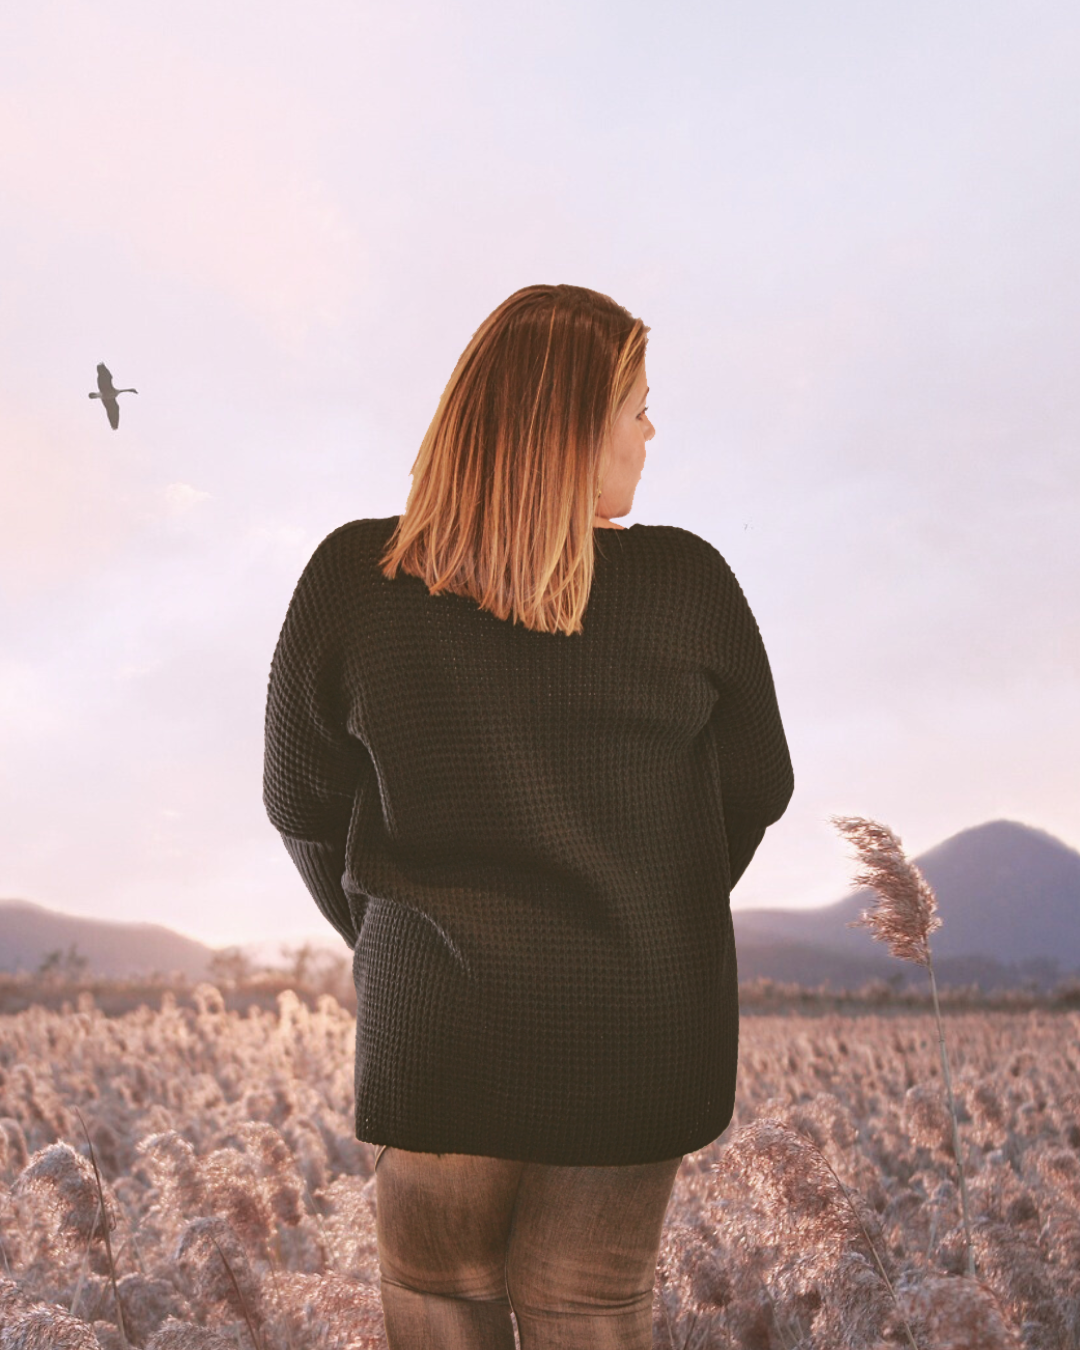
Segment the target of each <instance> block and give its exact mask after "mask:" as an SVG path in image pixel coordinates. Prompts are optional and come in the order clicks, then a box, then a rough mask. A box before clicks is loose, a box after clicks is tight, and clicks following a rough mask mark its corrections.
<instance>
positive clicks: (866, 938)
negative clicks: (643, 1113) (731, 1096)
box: [0, 820, 1080, 990]
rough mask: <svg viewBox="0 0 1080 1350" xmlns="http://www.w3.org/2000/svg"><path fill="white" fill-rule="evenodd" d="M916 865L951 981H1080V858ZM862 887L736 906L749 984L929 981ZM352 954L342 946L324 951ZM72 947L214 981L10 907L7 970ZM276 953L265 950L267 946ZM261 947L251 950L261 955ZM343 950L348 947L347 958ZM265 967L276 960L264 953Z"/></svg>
mask: <svg viewBox="0 0 1080 1350" xmlns="http://www.w3.org/2000/svg"><path fill="white" fill-rule="evenodd" d="M915 861H916V863H917V864H918V866H919V867H920V869H921V870H922V871H923V873H924V874H925V876H926V878H927V880H928V881H929V882H930V884H931V886H933V888H934V891H935V893H936V894H937V897H938V912H939V914H940V915H941V919H942V926H941V928H939V929H938V930H937V931H936V932H935V933H934V934H933V937H932V939H931V944H932V950H933V954H934V969H935V973H936V974H937V976H938V978H939V982H940V983H941V984H943V985H944V984H972V983H977V984H980V985H981V986H982V987H983V988H984V989H988V990H989V989H993V988H1001V987H1009V986H1015V985H1019V984H1021V983H1024V982H1026V981H1034V982H1035V983H1036V984H1038V985H1040V986H1042V987H1044V988H1045V987H1048V986H1049V985H1052V984H1053V983H1055V982H1056V980H1057V979H1059V978H1063V977H1065V976H1067V975H1071V974H1074V973H1080V853H1078V852H1077V851H1076V850H1075V849H1071V848H1069V847H1068V846H1067V845H1066V844H1063V843H1062V842H1061V841H1060V840H1059V839H1055V838H1054V836H1053V835H1051V834H1047V833H1046V832H1045V831H1044V830H1039V829H1035V828H1033V827H1032V826H1030V825H1020V824H1017V823H1016V822H1015V821H1009V820H994V821H989V822H988V823H986V824H984V825H977V826H975V827H973V828H972V829H968V830H962V831H961V832H960V833H959V834H955V835H953V836H952V837H951V838H949V839H946V840H945V841H944V842H943V843H941V844H938V845H937V846H936V847H934V848H932V849H928V850H927V852H926V853H923V854H920V855H919V856H918V857H917V858H916V859H915ZM872 898H873V897H872V895H871V893H870V892H869V891H854V892H852V893H850V894H849V895H846V896H844V898H843V899H841V900H838V901H836V902H835V903H834V904H831V905H825V906H823V907H820V908H818V909H811V910H792V909H734V910H733V911H732V917H733V920H734V925H735V935H736V944H737V954H738V963H739V977H740V979H742V980H749V979H754V978H756V977H760V976H768V977H770V978H772V979H774V980H781V981H783V982H784V983H793V984H802V985H810V986H814V985H819V984H823V983H826V982H827V983H829V984H830V985H831V986H832V987H833V988H834V989H851V988H855V987H857V986H859V985H861V984H863V983H865V982H866V981H867V980H869V979H872V978H875V977H877V978H882V979H889V978H890V977H891V978H893V979H902V980H903V981H904V982H906V983H911V982H920V981H921V982H923V983H925V978H926V977H925V973H924V972H923V971H922V970H920V969H919V968H918V967H916V966H914V965H913V964H912V963H910V962H901V961H898V960H896V959H895V958H894V957H891V956H889V954H888V951H887V949H886V948H885V947H884V945H883V944H881V943H879V942H875V941H874V939H873V938H871V936H870V934H869V933H868V932H867V931H866V930H865V929H862V928H857V929H853V928H848V927H846V924H847V923H848V921H849V920H851V919H855V918H857V917H858V915H859V913H860V911H861V910H863V909H865V908H867V907H868V906H869V905H870V904H871V902H872ZM314 942H315V945H316V946H322V945H325V946H326V947H327V948H328V949H332V950H333V951H334V952H338V953H339V954H340V951H344V950H345V949H344V948H343V947H340V944H339V942H338V940H337V939H336V938H335V939H334V940H333V941H331V940H330V937H329V935H327V938H326V941H325V944H324V943H322V942H320V941H319V940H318V939H315V940H314ZM72 946H74V948H75V949H76V950H77V952H78V954H79V955H80V956H82V957H85V958H86V959H87V962H88V970H89V971H90V972H92V973H93V974H95V975H101V976H105V977H106V978H123V977H126V976H132V975H134V976H140V975H141V976H146V975H150V974H152V973H154V972H158V973H162V974H168V973H170V972H172V971H177V972H180V973H181V974H183V975H185V976H186V977H187V978H189V979H191V980H199V979H206V978H208V976H209V969H210V962H211V960H212V959H213V957H214V956H215V955H216V954H217V953H216V951H215V949H214V948H213V947H209V946H206V945H205V944H203V943H201V942H197V941H195V940H194V939H192V938H187V937H183V936H182V935H181V934H179V933H175V932H173V931H172V930H171V929H169V928H166V927H164V926H163V925H161V924H151V923H117V922H111V921H108V920H103V919H89V918H82V917H79V916H76V915H71V914H61V913H58V912H57V911H55V910H50V909H46V908H45V907H44V906H42V905H35V904H31V903H30V902H28V901H25V900H0V971H16V970H20V969H21V970H26V971H31V972H33V971H36V970H38V969H39V968H40V966H41V963H42V961H43V960H44V959H45V957H46V956H47V955H48V954H49V953H50V952H55V951H60V952H66V951H68V950H69V949H70V948H71V947H72ZM262 946H263V947H265V946H266V944H265V943H263V944H262ZM258 947H259V944H251V952H252V954H255V952H256V948H258ZM339 948H340V951H339ZM259 955H260V956H261V957H263V958H264V959H265V953H264V952H262V951H261V949H260V951H259Z"/></svg>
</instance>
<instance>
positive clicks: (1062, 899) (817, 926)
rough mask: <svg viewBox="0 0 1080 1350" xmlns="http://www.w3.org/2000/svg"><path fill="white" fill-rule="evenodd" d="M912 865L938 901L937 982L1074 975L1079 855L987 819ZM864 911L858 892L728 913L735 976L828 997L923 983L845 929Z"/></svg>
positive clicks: (1078, 964) (857, 932) (1046, 837)
mask: <svg viewBox="0 0 1080 1350" xmlns="http://www.w3.org/2000/svg"><path fill="white" fill-rule="evenodd" d="M914 861H915V862H916V864H917V865H918V867H919V869H920V870H921V871H922V873H923V875H924V876H925V877H926V879H927V881H929V883H930V885H931V886H932V887H933V888H934V893H935V894H936V896H937V899H938V914H939V916H940V918H941V920H942V926H941V927H940V928H939V929H937V930H936V931H935V932H934V934H933V936H932V937H931V950H932V952H933V956H934V968H935V973H937V974H939V975H940V976H941V977H942V979H943V981H944V982H946V983H969V982H975V983H979V984H981V985H983V986H984V987H993V986H994V985H1000V986H1007V985H1010V984H1019V983H1022V982H1023V981H1024V980H1028V979H1033V980H1035V981H1036V982H1037V983H1040V984H1046V983H1047V982H1052V981H1053V979H1054V978H1056V976H1058V975H1060V976H1064V975H1069V974H1073V973H1075V972H1078V971H1080V853H1078V852H1077V851H1076V850H1075V849H1072V848H1069V847H1068V845H1066V844H1063V843H1062V842H1061V840H1060V839H1055V838H1054V836H1053V835H1051V834H1048V833H1046V831H1044V830H1039V829H1035V828H1033V827H1032V826H1030V825H1021V824H1018V823H1017V822H1016V821H1011V820H993V821H988V822H987V823H986V824H984V825H977V826H974V827H973V828H971V829H968V830H962V831H961V832H960V833H959V834H955V835H953V836H951V838H949V839H946V840H945V841H944V842H943V843H940V844H938V845H936V847H934V848H931V849H928V850H927V851H926V852H925V853H923V854H920V855H919V856H918V857H916V858H915V860H914ZM872 902H873V895H872V893H871V892H870V891H867V890H859V891H853V892H851V893H850V894H848V895H846V896H845V897H844V898H843V899H842V900H838V901H836V902H835V903H834V904H831V905H825V906H823V907H820V908H818V909H812V910H790V909H788V910H784V909H743V910H740V909H734V910H733V911H732V917H733V920H734V925H735V934H736V940H737V944H738V956H739V973H740V976H741V977H742V978H753V976H754V975H769V976H770V977H771V978H773V979H783V980H785V981H794V982H798V983H804V984H817V983H821V982H823V981H824V980H825V979H828V980H829V982H830V983H831V984H833V985H834V987H836V988H850V987H851V986H852V984H857V983H860V982H861V980H862V979H866V978H871V977H872V976H874V975H884V976H888V975H895V974H897V973H899V972H900V971H902V970H904V969H905V968H909V969H910V972H911V974H912V976H913V977H914V978H919V977H921V978H925V976H923V975H922V972H920V971H918V970H917V969H916V968H915V967H914V966H912V965H911V964H910V963H901V962H899V961H897V960H896V959H895V958H892V957H890V956H889V955H888V952H887V949H886V948H885V946H884V945H883V944H881V943H879V942H876V941H875V940H874V939H873V938H872V937H871V936H870V934H869V932H868V931H867V930H866V929H864V928H848V927H847V926H846V925H847V924H848V922H849V921H851V920H853V919H857V918H858V916H859V914H860V913H861V912H862V910H864V909H866V908H868V907H869V906H870V905H871V904H872ZM800 970H801V971H804V972H805V973H804V974H799V973H797V972H799V971H800ZM780 972H783V973H780ZM823 972H827V973H823Z"/></svg>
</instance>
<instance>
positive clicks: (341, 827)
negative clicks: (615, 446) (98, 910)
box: [264, 517, 792, 1165]
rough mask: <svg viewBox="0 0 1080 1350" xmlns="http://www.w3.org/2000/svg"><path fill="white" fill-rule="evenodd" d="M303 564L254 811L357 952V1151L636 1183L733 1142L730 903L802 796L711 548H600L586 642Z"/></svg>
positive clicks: (766, 685) (357, 547) (325, 558)
mask: <svg viewBox="0 0 1080 1350" xmlns="http://www.w3.org/2000/svg"><path fill="white" fill-rule="evenodd" d="M396 522H397V517H389V518H387V519H383V520H357V521H353V522H352V523H351V524H349V525H344V526H342V527H341V528H340V529H338V530H335V531H334V533H333V534H331V535H330V536H329V537H328V538H327V539H325V540H324V541H323V542H322V544H320V545H319V547H318V549H317V550H316V551H315V553H314V555H313V557H312V558H311V561H310V562H309V563H308V565H307V567H306V569H305V570H304V573H303V575H302V576H301V578H300V581H299V583H298V584H297V587H296V591H295V594H294V595H293V598H292V602H291V604H290V606H289V611H288V614H287V615H286V618H285V623H284V627H283V628H282V631H281V636H280V639H279V641H278V645H277V650H276V652H275V654H274V659H273V665H272V669H271V672H270V689H269V699H268V704H267V712H266V761H265V783H264V800H265V803H266V809H267V812H268V814H269V816H270V819H271V821H272V822H273V824H274V826H275V827H276V828H277V829H278V830H279V831H280V833H281V834H282V836H283V837H284V840H285V844H286V847H287V848H288V850H289V853H290V854H291V856H292V858H293V860H294V862H295V863H296V865H297V867H298V868H299V870H300V872H301V874H302V876H303V878H304V881H305V882H306V883H307V886H308V888H309V890H310V891H311V893H312V895H313V897H314V898H315V901H316V903H317V904H318V905H319V907H320V909H321V910H322V911H323V913H324V914H325V916H326V917H327V919H329V921H330V922H331V923H332V924H333V925H334V927H335V928H336V929H337V931H338V932H339V933H340V934H341V936H342V937H343V938H344V940H345V941H346V942H347V943H348V944H349V946H350V947H352V948H353V950H354V957H353V973H354V976H355V980H356V987H357V995H358V1000H359V1010H358V1015H357V1031H356V1133H357V1137H358V1138H360V1139H364V1140H368V1141H370V1142H371V1143H386V1144H391V1145H393V1146H395V1147H398V1148H404V1149H413V1150H418V1151H421V1152H437V1153H472V1154H487V1155H491V1156H494V1157H502V1158H517V1159H525V1160H529V1161H534V1162H548V1163H562V1164H593V1165H600V1164H615V1163H641V1162H650V1161H659V1160H660V1159H664V1158H674V1157H676V1156H678V1155H679V1154H682V1153H687V1152H691V1151H693V1150H695V1149H698V1148H701V1147H703V1146H704V1145H705V1144H707V1143H709V1142H710V1141H711V1140H713V1139H715V1138H716V1137H717V1135H719V1134H720V1133H721V1132H722V1131H723V1130H724V1129H725V1128H726V1126H727V1125H728V1123H729V1121H730V1119H731V1114H732V1109H733V1104H734V1092H735V1073H736V1064H737V1059H738V1025H739V1005H738V986H737V974H736V962H735V945H734V935H733V932H732V926H731V912H730V908H729V903H728V898H729V892H730V890H731V887H732V886H733V885H734V884H735V882H736V881H737V880H738V878H739V877H740V876H741V875H742V873H743V871H744V869H745V868H746V866H747V864H748V863H749V862H750V859H751V858H752V857H753V854H754V851H755V849H756V848H757V846H758V844H759V843H760V841H761V838H762V835H763V834H764V832H765V828H766V826H767V825H769V824H770V823H771V822H773V821H775V820H777V819H779V817H780V816H781V815H782V814H783V811H784V809H785V807H786V805H787V802H788V800H789V798H790V796H791V792H792V773H791V762H790V759H789V757H788V748H787V743H786V741H785V738H784V731H783V727H782V725H781V722H780V715H779V713H778V711H777V706H776V698H775V694H774V692H773V681H772V676H771V674H770V671H769V664H768V661H767V659H766V656H765V649H764V647H763V646H762V642H761V638H760V636H759V633H758V629H757V625H756V623H755V622H754V618H753V615H752V614H751V612H750V609H749V607H748V605H747V603H746V600H745V598H744V597H743V594H742V591H741V590H740V589H739V585H738V583H737V582H736V580H735V577H734V576H733V574H732V572H731V570H730V569H729V567H728V566H727V564H726V563H725V562H724V560H723V558H722V557H721V556H720V554H719V553H718V552H717V550H716V549H715V548H713V546H712V545H711V544H709V543H708V542H707V541H706V540H704V539H701V538H699V537H698V536H697V535H695V534H692V533H691V532H690V531H688V530H684V529H680V528H678V527H677V526H672V525H634V526H631V527H630V528H629V529H626V530H614V529H603V528H598V529H595V530H594V532H593V539H594V542H595V546H596V566H595V574H594V578H593V584H592V590H591V592H590V596H589V602H588V606H587V608H586V611H585V614H584V616H583V619H582V623H583V626H584V632H583V633H580V634H573V635H570V636H567V635H566V634H563V633H537V632H533V631H532V630H530V629H527V628H525V627H524V625H522V624H515V623H513V622H512V620H509V619H507V620H502V619H498V618H496V617H495V616H494V615H493V614H491V613H490V612H489V611H487V610H483V609H481V608H480V607H479V606H478V605H477V604H476V603H475V601H473V600H471V599H469V598H467V597H463V596H458V595H451V594H445V593H444V594H442V595H437V596H432V595H431V594H430V593H429V592H428V589H427V587H426V585H425V584H424V583H423V582H422V581H421V580H420V579H419V578H418V577H414V576H411V575H409V574H407V573H404V572H399V573H398V575H397V577H395V578H394V579H393V580H389V579H387V578H386V577H384V576H383V575H382V573H381V572H380V571H379V568H378V565H377V564H378V558H379V555H380V554H381V552H382V551H383V549H384V547H385V545H386V543H387V540H388V539H389V536H390V532H391V530H392V529H393V527H394V525H395V524H396Z"/></svg>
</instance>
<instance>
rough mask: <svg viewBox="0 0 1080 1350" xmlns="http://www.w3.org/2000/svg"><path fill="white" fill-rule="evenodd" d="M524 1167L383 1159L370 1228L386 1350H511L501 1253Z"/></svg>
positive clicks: (405, 1154)
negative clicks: (375, 1252) (375, 1249)
mask: <svg viewBox="0 0 1080 1350" xmlns="http://www.w3.org/2000/svg"><path fill="white" fill-rule="evenodd" d="M524 1166H525V1164H524V1163H520V1162H512V1161H509V1160H508V1159H505V1158H481V1157H474V1156H472V1155H470V1154H464V1153H444V1154H437V1153H414V1152H410V1151H407V1150H405V1149H397V1148H387V1149H385V1150H384V1151H383V1152H382V1153H381V1155H380V1157H379V1160H378V1165H377V1167H376V1169H375V1209H376V1220H375V1226H376V1236H377V1240H378V1251H379V1270H380V1274H381V1292H382V1305H383V1316H384V1319H385V1322H386V1339H387V1343H388V1345H389V1347H390V1350H514V1328H513V1323H512V1321H511V1317H510V1302H509V1299H508V1297H507V1292H506V1248H507V1241H508V1239H509V1236H510V1227H511V1219H512V1215H513V1210H514V1201H515V1198H516V1195H517V1189H518V1183H519V1181H520V1178H521V1174H522V1170H523V1169H524Z"/></svg>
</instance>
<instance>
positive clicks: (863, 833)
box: [832, 816, 975, 1278]
mask: <svg viewBox="0 0 1080 1350" xmlns="http://www.w3.org/2000/svg"><path fill="white" fill-rule="evenodd" d="M832 823H833V824H834V825H835V826H836V828H837V829H838V830H839V831H840V833H841V834H842V835H844V836H845V838H846V839H847V841H848V843H849V844H851V846H852V847H853V848H854V850H855V855H856V857H857V858H858V860H859V864H860V866H859V868H858V869H857V871H856V872H855V876H854V882H855V885H856V886H866V887H869V888H870V889H871V890H872V891H873V892H874V895H875V900H874V903H873V904H872V906H871V907H870V908H869V909H865V910H863V912H862V914H861V915H860V916H859V918H858V919H855V920H854V921H853V922H852V923H851V924H849V925H848V926H849V927H865V928H869V930H870V932H871V933H872V934H873V936H874V937H875V938H877V939H878V940H879V941H881V942H884V943H886V945H887V946H888V948H889V951H890V952H891V953H892V955H893V956H896V957H899V958H900V959H901V960H903V961H914V962H916V964H918V965H921V966H925V967H926V971H927V974H928V975H929V977H930V991H931V993H932V995H933V1000H934V1018H935V1021H936V1023H937V1033H938V1049H939V1052H940V1055H941V1073H942V1077H943V1079H944V1082H945V1092H946V1095H947V1097H948V1102H949V1115H950V1117H951V1119H952V1136H953V1153H954V1156H955V1159H956V1170H957V1174H958V1176H959V1178H960V1203H961V1207H962V1211H963V1217H964V1232H965V1234H966V1241H967V1268H968V1274H969V1275H970V1276H971V1277H972V1278H974V1276H975V1248H974V1244H973V1243H972V1238H971V1218H970V1215H969V1212H968V1210H969V1207H968V1195H967V1181H966V1179H965V1176H964V1160H963V1155H962V1154H961V1152H960V1127H959V1124H958V1122H957V1118H956V1102H955V1101H954V1099H953V1090H952V1075H951V1074H950V1073H949V1056H948V1052H947V1050H946V1047H945V1027H944V1025H943V1023H942V1020H941V1006H940V1003H939V1001H938V989H937V980H936V979H935V978H934V962H933V958H932V956H931V953H930V934H931V933H932V932H934V931H935V930H936V929H938V928H940V927H941V918H940V917H939V915H938V913H937V897H936V896H935V895H934V891H933V888H932V887H931V885H930V883H929V882H928V881H927V880H926V878H925V877H924V876H923V874H922V873H921V872H920V871H919V869H918V867H916V865H915V864H914V863H913V862H912V861H911V860H910V859H909V858H908V857H907V856H906V855H905V853H904V850H903V847H902V846H901V843H900V840H899V838H898V837H897V836H896V835H895V834H893V832H892V830H890V829H889V828H888V826H886V825H882V824H881V823H880V822H879V821H876V820H867V819H865V818H864V817H862V816H834V817H833V818H832Z"/></svg>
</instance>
